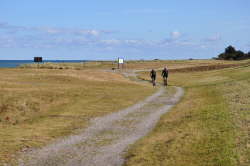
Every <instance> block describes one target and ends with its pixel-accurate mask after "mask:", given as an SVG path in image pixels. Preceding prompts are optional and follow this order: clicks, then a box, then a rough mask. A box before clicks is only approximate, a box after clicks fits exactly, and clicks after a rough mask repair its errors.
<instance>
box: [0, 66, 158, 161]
mask: <svg viewBox="0 0 250 166" xmlns="http://www.w3.org/2000/svg"><path fill="white" fill-rule="evenodd" d="M0 78H1V80H0V147H1V148H0V161H1V162H0V165H1V164H3V163H4V162H9V161H10V160H11V159H14V158H16V157H15V155H16V152H18V151H20V150H22V149H23V150H24V149H25V148H27V147H38V146H42V145H45V144H46V143H48V142H50V141H53V140H54V139H55V138H57V137H61V136H65V135H69V134H71V133H72V132H77V129H82V128H83V127H86V126H87V125H88V121H89V119H91V118H93V117H97V116H103V115H105V114H108V113H111V112H114V111H118V110H120V109H122V108H125V107H128V106H130V105H132V104H134V103H136V102H138V101H139V100H142V99H144V98H145V97H146V96H148V95H150V94H151V93H153V91H154V89H153V88H151V86H145V85H140V84H138V83H134V82H131V81H130V80H128V79H125V78H124V77H122V76H121V75H118V74H115V73H107V72H101V71H95V70H94V71H93V70H92V71H90V70H48V69H39V70H37V69H0Z"/></svg>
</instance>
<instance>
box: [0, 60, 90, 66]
mask: <svg viewBox="0 0 250 166" xmlns="http://www.w3.org/2000/svg"><path fill="white" fill-rule="evenodd" d="M46 62H52V63H80V62H86V60H45V61H43V63H46ZM30 63H34V61H33V60H0V68H15V67H18V66H20V65H22V64H30Z"/></svg>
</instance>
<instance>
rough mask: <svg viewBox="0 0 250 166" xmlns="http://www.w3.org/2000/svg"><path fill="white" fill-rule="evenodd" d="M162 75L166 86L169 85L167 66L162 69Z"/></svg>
mask: <svg viewBox="0 0 250 166" xmlns="http://www.w3.org/2000/svg"><path fill="white" fill-rule="evenodd" d="M161 76H162V78H163V83H164V86H167V85H168V69H167V67H165V68H164V69H163V70H162V72H161Z"/></svg>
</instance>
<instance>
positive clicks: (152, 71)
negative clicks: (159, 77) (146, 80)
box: [150, 69, 156, 86]
mask: <svg viewBox="0 0 250 166" xmlns="http://www.w3.org/2000/svg"><path fill="white" fill-rule="evenodd" d="M150 77H151V80H152V83H153V86H155V85H156V83H155V80H156V71H155V70H154V69H152V70H151V72H150Z"/></svg>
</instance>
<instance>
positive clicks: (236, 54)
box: [217, 46, 250, 60]
mask: <svg viewBox="0 0 250 166" xmlns="http://www.w3.org/2000/svg"><path fill="white" fill-rule="evenodd" d="M217 59H221V60H244V59H250V52H248V53H244V52H242V51H240V50H236V49H235V48H234V47H233V46H228V47H227V48H226V49H225V52H223V53H221V54H219V55H218V58H217Z"/></svg>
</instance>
